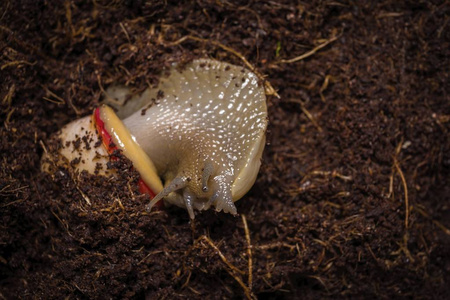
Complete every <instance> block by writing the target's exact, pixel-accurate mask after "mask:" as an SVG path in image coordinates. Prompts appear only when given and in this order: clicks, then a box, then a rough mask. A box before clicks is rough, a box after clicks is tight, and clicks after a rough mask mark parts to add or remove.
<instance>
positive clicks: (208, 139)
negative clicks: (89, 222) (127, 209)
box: [42, 59, 267, 218]
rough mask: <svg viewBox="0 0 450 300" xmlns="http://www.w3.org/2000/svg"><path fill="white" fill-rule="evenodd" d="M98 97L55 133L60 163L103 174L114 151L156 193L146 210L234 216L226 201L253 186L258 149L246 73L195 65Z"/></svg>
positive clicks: (257, 106) (257, 104) (214, 64)
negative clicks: (136, 89) (135, 90)
mask: <svg viewBox="0 0 450 300" xmlns="http://www.w3.org/2000/svg"><path fill="white" fill-rule="evenodd" d="M106 94H107V96H106V99H105V105H102V106H101V107H99V108H97V109H96V110H95V112H94V115H93V116H88V117H85V118H83V119H80V120H77V121H74V122H72V123H70V124H68V125H66V126H65V127H64V128H63V129H62V130H61V132H60V133H59V135H58V136H59V138H60V139H61V140H62V147H61V149H60V152H59V153H60V157H62V158H61V159H62V160H63V161H73V159H76V160H78V162H79V163H78V164H77V165H76V166H75V168H76V169H77V170H78V171H81V170H86V171H88V172H90V173H94V172H97V173H99V174H101V175H108V173H111V171H109V170H107V168H106V163H107V162H108V159H109V157H108V153H111V147H113V149H116V148H117V149H119V150H121V151H122V152H123V154H124V155H125V156H126V157H127V158H128V159H130V160H131V161H132V162H133V167H134V168H135V169H136V170H137V171H138V172H139V174H140V175H141V179H142V181H143V182H144V183H145V184H146V186H147V187H148V188H149V189H150V190H151V192H152V193H153V194H154V195H156V196H155V197H154V198H153V199H152V200H151V202H150V203H149V204H148V205H147V209H148V210H150V209H151V208H152V207H153V206H154V205H155V204H156V203H158V202H159V201H160V200H162V199H164V200H165V202H167V203H171V204H175V205H177V206H180V207H184V208H186V209H187V211H188V212H189V215H190V217H191V218H194V210H206V209H209V208H210V207H214V208H215V209H216V210H217V211H222V210H223V211H224V212H228V213H231V214H236V213H237V211H236V207H235V205H234V202H235V201H237V200H238V199H240V198H241V197H242V196H244V194H245V193H246V192H247V191H248V190H249V189H250V188H251V186H252V185H253V184H254V182H255V180H256V176H257V174H258V171H259V168H260V165H261V162H260V159H261V155H262V152H263V149H264V145H265V132H266V127H267V107H266V96H265V92H264V87H263V86H262V84H261V83H260V80H259V79H258V77H257V76H256V75H255V74H254V73H252V72H250V71H249V70H247V69H245V68H243V67H239V66H235V65H231V64H228V63H223V62H219V61H216V60H211V59H199V60H194V61H193V62H191V63H189V64H188V65H186V66H185V67H183V68H181V69H179V68H177V67H176V66H174V67H172V68H171V70H170V75H169V76H167V77H162V78H161V79H160V83H159V85H158V87H156V88H152V89H147V90H146V91H145V92H143V93H142V94H141V95H140V96H130V95H131V92H130V90H129V89H128V88H126V87H121V86H113V87H110V88H109V89H108V90H107V92H106ZM106 104H108V105H110V106H112V107H113V108H114V109H115V110H116V111H117V113H116V112H115V111H114V110H113V109H112V108H111V107H109V106H107V105H106ZM81 127H83V129H81ZM86 136H88V137H87V138H86ZM98 136H102V139H101V140H102V143H99V138H98ZM83 138H84V140H87V141H88V142H89V141H90V143H89V146H88V147H86V145H88V143H84V144H85V145H83V143H81V145H78V148H76V146H77V143H76V142H74V140H76V139H81V140H82V141H83ZM78 144H80V143H78ZM99 144H102V147H98V145H99ZM96 145H97V147H95V146H96ZM83 147H84V148H83ZM87 148H89V149H87ZM42 166H43V167H42V168H43V170H46V171H48V170H49V167H48V164H46V163H44V164H43V165H42ZM162 182H164V184H163V183H162Z"/></svg>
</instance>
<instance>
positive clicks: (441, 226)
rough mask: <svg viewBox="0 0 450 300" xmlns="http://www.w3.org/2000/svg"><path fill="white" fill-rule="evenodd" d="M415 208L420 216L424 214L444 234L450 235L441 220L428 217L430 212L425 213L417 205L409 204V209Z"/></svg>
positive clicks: (449, 231) (449, 230)
mask: <svg viewBox="0 0 450 300" xmlns="http://www.w3.org/2000/svg"><path fill="white" fill-rule="evenodd" d="M413 209H414V210H416V211H417V212H419V213H420V214H421V215H422V216H424V217H425V218H427V219H429V220H431V222H433V224H434V225H436V226H437V227H439V228H440V229H441V230H442V231H443V232H444V233H445V234H446V235H450V229H448V228H447V227H445V226H444V225H443V224H442V223H441V222H439V221H436V220H433V219H432V218H431V217H430V214H429V213H427V212H426V211H425V210H424V209H423V208H421V207H418V206H411V210H413Z"/></svg>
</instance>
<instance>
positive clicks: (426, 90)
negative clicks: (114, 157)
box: [0, 0, 450, 299]
mask: <svg viewBox="0 0 450 300" xmlns="http://www.w3.org/2000/svg"><path fill="white" fill-rule="evenodd" d="M155 2H156V1H155ZM294 2H297V1H284V3H282V2H281V1H242V2H241V3H235V1H203V0H199V1H192V2H191V3H190V4H180V3H179V1H161V3H159V4H153V1H121V0H118V1H102V0H97V1H69V0H67V1H17V0H5V1H1V4H0V55H1V57H0V110H1V112H0V120H1V128H0V132H1V136H0V139H1V141H0V153H1V162H0V163H1V170H0V174H1V175H0V298H7V299H17V298H26V299H30V298H36V299H63V298H65V297H68V298H69V299H78V298H80V299H107V298H115V299H127V298H132V299H143V298H147V299H159V298H166V299H173V298H191V299H195V298H197V299H200V298H202V299H203V298H205V297H206V298H214V299H223V298H225V299H228V298H238V299H240V298H245V297H247V298H253V297H256V298H260V299H292V298H307V299H318V298H321V299H322V298H336V297H338V298H344V297H351V298H354V297H356V298H386V299H387V298H389V299H390V298H393V297H394V298H397V297H408V298H409V297H410V298H425V299H442V298H446V297H448V293H449V292H450V230H449V228H450V140H449V131H450V99H449V92H450V84H449V78H448V76H449V65H450V64H449V54H450V50H449V49H450V44H449V41H450V39H449V37H450V23H449V12H450V4H449V3H448V1H425V0H423V1H396V0H387V1H331V0H330V1H304V2H299V4H294ZM86 3H89V4H86ZM327 41H329V43H328V44H327V45H326V46H324V47H321V48H320V49H317V51H315V52H311V55H309V56H307V57H305V58H299V59H298V60H297V61H289V60H290V59H293V58H295V57H298V56H300V55H302V54H304V53H307V52H309V51H311V50H313V49H314V48H316V47H317V46H319V45H322V44H324V43H326V42H327ZM233 51H237V52H238V53H240V54H242V56H243V58H246V59H247V60H248V61H249V62H250V64H252V65H253V66H254V67H255V68H256V71H258V72H260V73H261V74H264V75H265V76H267V77H266V79H267V80H268V82H270V84H271V85H272V86H273V87H274V88H275V89H276V90H277V92H278V94H279V95H280V98H279V99H278V98H277V97H275V96H270V97H269V98H268V103H269V114H270V125H269V132H268V139H267V140H268V145H267V147H266V150H265V153H264V161H263V166H262V168H261V171H260V174H259V176H258V180H257V182H256V184H255V185H254V187H253V188H252V190H251V191H250V192H249V193H248V194H247V195H246V196H245V197H244V198H243V199H242V200H240V201H239V202H237V208H238V211H239V213H240V216H238V217H233V216H232V215H228V214H223V213H216V212H214V211H208V212H204V213H200V214H197V216H196V219H195V221H194V222H192V223H191V222H190V221H189V217H188V214H187V212H186V211H184V210H182V209H179V208H175V207H171V208H168V209H166V210H164V211H159V212H154V213H151V214H148V213H146V212H145V209H144V207H145V205H146V204H147V203H148V198H147V197H146V196H143V195H139V193H138V191H137V188H136V187H135V184H134V183H135V182H136V180H137V174H135V173H133V172H128V171H126V170H128V168H129V165H128V164H127V163H126V162H123V163H122V165H120V164H116V166H115V167H116V168H118V169H121V170H123V172H120V174H121V175H120V176H121V177H119V178H116V179H115V180H107V179H105V178H102V177H98V178H97V177H95V176H89V175H87V174H79V175H78V176H75V175H74V174H72V173H70V172H69V170H66V169H60V170H58V171H57V172H56V173H55V174H54V175H53V176H50V175H47V174H44V173H42V172H41V171H40V158H41V156H42V154H43V152H44V147H45V148H46V149H47V150H49V149H51V148H52V145H51V142H49V137H50V136H51V134H53V133H54V132H56V131H57V130H58V128H60V127H61V126H62V125H64V124H65V123H68V122H69V121H71V120H74V119H76V118H78V117H81V116H84V115H87V114H89V113H91V112H92V110H93V109H94V108H95V107H96V106H97V105H98V103H99V102H100V101H101V97H102V89H103V88H106V87H107V86H108V85H110V84H111V83H113V82H115V83H121V84H127V85H130V86H132V87H135V88H136V89H137V90H143V89H145V88H146V87H148V86H149V85H153V84H155V83H157V80H158V77H159V74H160V72H161V70H162V69H163V67H164V66H168V65H170V64H171V63H172V62H187V61H189V60H191V59H193V58H196V57H211V58H215V59H219V60H223V61H226V62H230V63H233V64H238V65H244V62H243V60H242V59H241V58H242V57H238V56H237V55H235V54H236V53H235V52H233ZM88 201H90V203H91V205H89V204H88V203H87V202H88ZM245 220H246V222H247V226H245V223H244V221H245ZM246 230H248V233H249V235H248V237H249V239H248V238H247V237H246Z"/></svg>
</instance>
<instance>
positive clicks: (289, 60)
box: [280, 34, 341, 64]
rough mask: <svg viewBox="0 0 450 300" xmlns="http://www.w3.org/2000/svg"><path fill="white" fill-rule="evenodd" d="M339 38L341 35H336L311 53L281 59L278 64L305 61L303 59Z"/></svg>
mask: <svg viewBox="0 0 450 300" xmlns="http://www.w3.org/2000/svg"><path fill="white" fill-rule="evenodd" d="M340 36H341V35H340V34H339V35H337V36H335V37H333V38H331V39H329V40H328V41H326V42H324V43H322V44H320V45H319V46H317V47H315V48H314V49H312V50H311V51H308V52H306V53H305V54H302V55H300V56H297V57H294V58H291V59H282V60H280V63H285V64H291V63H294V62H297V61H300V60H303V59H305V58H307V57H310V56H312V55H314V54H315V53H316V52H317V51H319V50H320V49H322V48H324V47H326V46H327V45H328V44H331V43H332V42H334V41H335V40H337V39H338V38H339V37H340Z"/></svg>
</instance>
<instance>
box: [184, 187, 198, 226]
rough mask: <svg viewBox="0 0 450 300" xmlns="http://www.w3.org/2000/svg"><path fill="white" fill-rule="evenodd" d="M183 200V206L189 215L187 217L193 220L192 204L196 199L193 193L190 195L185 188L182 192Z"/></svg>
mask: <svg viewBox="0 0 450 300" xmlns="http://www.w3.org/2000/svg"><path fill="white" fill-rule="evenodd" d="M183 198H184V204H185V205H186V209H187V211H188V213H189V217H190V218H191V219H194V218H195V214H194V206H193V205H194V203H195V200H196V197H195V195H194V194H193V193H191V191H190V190H189V188H185V189H184V190H183Z"/></svg>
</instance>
